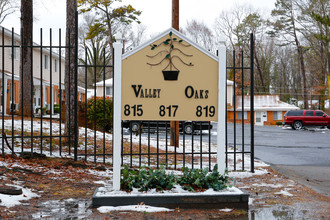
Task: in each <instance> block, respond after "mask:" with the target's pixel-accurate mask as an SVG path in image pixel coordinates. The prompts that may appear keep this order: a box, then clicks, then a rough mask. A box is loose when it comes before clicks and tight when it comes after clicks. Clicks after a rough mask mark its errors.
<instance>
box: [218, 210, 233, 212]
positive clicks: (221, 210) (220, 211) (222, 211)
mask: <svg viewBox="0 0 330 220" xmlns="http://www.w3.org/2000/svg"><path fill="white" fill-rule="evenodd" d="M219 211H220V212H231V211H233V210H232V209H219Z"/></svg>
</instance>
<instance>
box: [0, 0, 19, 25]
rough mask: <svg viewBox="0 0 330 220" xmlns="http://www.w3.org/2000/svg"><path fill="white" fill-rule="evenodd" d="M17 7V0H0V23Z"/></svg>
mask: <svg viewBox="0 0 330 220" xmlns="http://www.w3.org/2000/svg"><path fill="white" fill-rule="evenodd" d="M18 9H19V6H18V0H0V24H1V23H2V22H3V21H4V20H5V19H6V17H7V16H8V15H10V14H12V13H14V12H15V11H16V10H18Z"/></svg>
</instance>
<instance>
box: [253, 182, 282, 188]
mask: <svg viewBox="0 0 330 220" xmlns="http://www.w3.org/2000/svg"><path fill="white" fill-rule="evenodd" d="M252 186H256V187H271V188H281V187H283V185H282V184H277V185H276V184H267V183H254V184H252Z"/></svg>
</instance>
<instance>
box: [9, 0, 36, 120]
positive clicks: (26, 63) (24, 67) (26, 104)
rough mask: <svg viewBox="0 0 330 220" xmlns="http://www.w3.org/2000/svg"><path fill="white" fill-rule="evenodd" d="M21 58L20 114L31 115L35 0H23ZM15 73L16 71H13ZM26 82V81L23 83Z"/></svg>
mask: <svg viewBox="0 0 330 220" xmlns="http://www.w3.org/2000/svg"><path fill="white" fill-rule="evenodd" d="M21 28H22V36H21V37H22V39H21V45H22V50H21V58H20V71H19V114H20V115H22V116H31V117H32V113H33V110H32V108H31V106H32V102H33V100H32V98H33V92H32V90H33V77H32V67H33V65H32V48H31V47H30V46H31V45H32V42H33V40H32V31H33V1H30V0H21ZM13 74H14V73H13ZM23 82H24V83H23ZM22 107H23V111H22Z"/></svg>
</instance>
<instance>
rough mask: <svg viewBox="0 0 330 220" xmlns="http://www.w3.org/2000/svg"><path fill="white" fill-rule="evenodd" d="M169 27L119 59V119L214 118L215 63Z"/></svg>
mask: <svg viewBox="0 0 330 220" xmlns="http://www.w3.org/2000/svg"><path fill="white" fill-rule="evenodd" d="M178 35H180V34H178V33H177V34H174V33H173V32H172V31H170V32H169V33H166V34H164V36H163V37H161V38H160V39H158V40H156V41H155V42H153V43H151V44H148V45H147V46H146V47H144V48H142V49H140V50H138V51H137V52H134V53H132V54H131V55H129V56H127V57H126V58H124V59H123V62H122V107H121V108H122V120H191V121H217V120H218V62H217V60H216V59H214V57H213V58H212V57H211V56H210V55H208V54H206V53H207V52H205V51H204V52H203V51H201V50H200V49H198V48H196V47H194V46H193V45H192V44H189V43H188V42H186V41H185V40H183V39H182V37H181V38H180V37H179V36H178Z"/></svg>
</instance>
